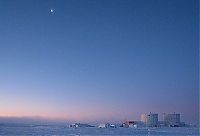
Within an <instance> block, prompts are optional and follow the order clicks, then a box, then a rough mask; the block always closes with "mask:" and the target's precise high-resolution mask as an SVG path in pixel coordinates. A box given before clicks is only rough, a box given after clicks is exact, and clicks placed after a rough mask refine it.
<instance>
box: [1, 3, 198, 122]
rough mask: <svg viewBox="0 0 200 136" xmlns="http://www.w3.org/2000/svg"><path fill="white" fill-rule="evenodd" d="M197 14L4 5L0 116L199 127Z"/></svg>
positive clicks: (187, 8) (158, 7) (109, 6)
mask: <svg viewBox="0 0 200 136" xmlns="http://www.w3.org/2000/svg"><path fill="white" fill-rule="evenodd" d="M198 6H199V4H198V0H162V1H161V0H123V1H122V0H84V1H83V0H42V1H41V0H28V1H27V0H17V1H13V0H0V117H39V118H40V117H44V118H51V119H62V120H66V121H67V120H75V121H113V122H115V121H122V120H128V119H130V120H140V114H142V113H149V112H153V113H159V114H160V116H162V114H163V113H172V112H177V113H181V117H182V121H186V122H193V123H195V122H198V120H199V90H198V87H199V86H198V75H199V74H198V72H199V67H198V65H199V60H198V58H199V54H198V53H199V52H198V50H199V46H198V30H199V29H198V17H199V9H198ZM51 9H53V12H51Z"/></svg>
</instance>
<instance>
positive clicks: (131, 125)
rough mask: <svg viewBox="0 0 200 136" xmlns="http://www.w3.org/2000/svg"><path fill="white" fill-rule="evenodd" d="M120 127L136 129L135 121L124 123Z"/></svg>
mask: <svg viewBox="0 0 200 136" xmlns="http://www.w3.org/2000/svg"><path fill="white" fill-rule="evenodd" d="M122 127H125V128H137V124H136V122H135V121H125V122H124V123H123V124H122Z"/></svg>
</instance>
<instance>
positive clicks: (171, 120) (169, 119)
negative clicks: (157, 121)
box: [164, 112, 183, 127]
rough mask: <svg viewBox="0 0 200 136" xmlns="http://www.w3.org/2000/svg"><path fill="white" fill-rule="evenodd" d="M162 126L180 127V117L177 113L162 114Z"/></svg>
mask: <svg viewBox="0 0 200 136" xmlns="http://www.w3.org/2000/svg"><path fill="white" fill-rule="evenodd" d="M164 124H165V126H168V127H180V126H182V124H183V123H181V116H180V114H179V113H175V112H174V113H172V114H166V113H165V114H164Z"/></svg>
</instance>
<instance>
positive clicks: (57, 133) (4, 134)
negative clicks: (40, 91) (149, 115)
mask: <svg viewBox="0 0 200 136" xmlns="http://www.w3.org/2000/svg"><path fill="white" fill-rule="evenodd" d="M27 135H32V136H199V129H198V128H149V129H148V128H137V129H135V128H96V127H95V128H76V129H75V128H68V127H67V126H60V125H22V124H21V125H19V124H6V125H5V124H0V136H27Z"/></svg>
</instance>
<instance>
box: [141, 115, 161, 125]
mask: <svg viewBox="0 0 200 136" xmlns="http://www.w3.org/2000/svg"><path fill="white" fill-rule="evenodd" d="M141 121H142V122H143V123H144V124H145V125H146V126H148V127H157V126H158V114H155V113H151V112H150V113H149V114H142V115H141Z"/></svg>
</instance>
